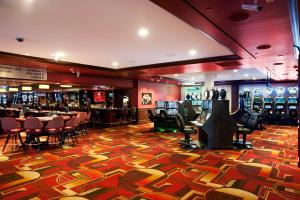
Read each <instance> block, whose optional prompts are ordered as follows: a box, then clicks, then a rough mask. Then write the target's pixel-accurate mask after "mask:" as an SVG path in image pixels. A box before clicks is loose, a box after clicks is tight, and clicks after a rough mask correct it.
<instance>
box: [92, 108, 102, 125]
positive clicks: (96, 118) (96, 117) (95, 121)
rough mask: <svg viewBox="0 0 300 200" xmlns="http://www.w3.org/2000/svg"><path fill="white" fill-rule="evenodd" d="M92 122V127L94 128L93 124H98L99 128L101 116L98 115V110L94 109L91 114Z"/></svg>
mask: <svg viewBox="0 0 300 200" xmlns="http://www.w3.org/2000/svg"><path fill="white" fill-rule="evenodd" d="M92 123H93V128H95V125H97V124H99V128H101V117H100V111H99V110H95V111H94V112H93V115H92Z"/></svg>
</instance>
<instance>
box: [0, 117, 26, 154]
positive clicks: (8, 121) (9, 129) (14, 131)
mask: <svg viewBox="0 0 300 200" xmlns="http://www.w3.org/2000/svg"><path fill="white" fill-rule="evenodd" d="M1 125H2V129H3V130H4V132H6V133H7V137H6V140H5V144H4V146H3V149H2V152H4V150H5V147H6V145H7V143H8V142H9V139H10V137H11V136H12V148H11V150H12V151H13V149H14V147H15V146H16V145H17V138H19V141H20V143H21V145H22V147H23V148H24V143H23V141H22V138H21V135H20V132H21V125H20V123H18V122H17V121H16V120H15V119H14V118H11V117H3V118H2V119H1Z"/></svg>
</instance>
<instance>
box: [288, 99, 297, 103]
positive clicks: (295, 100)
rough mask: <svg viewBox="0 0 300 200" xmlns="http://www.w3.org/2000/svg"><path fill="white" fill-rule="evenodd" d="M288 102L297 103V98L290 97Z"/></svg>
mask: <svg viewBox="0 0 300 200" xmlns="http://www.w3.org/2000/svg"><path fill="white" fill-rule="evenodd" d="M288 103H291V104H292V103H295V104H297V98H288Z"/></svg>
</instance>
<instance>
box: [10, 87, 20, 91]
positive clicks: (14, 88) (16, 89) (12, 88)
mask: <svg viewBox="0 0 300 200" xmlns="http://www.w3.org/2000/svg"><path fill="white" fill-rule="evenodd" d="M8 91H10V92H18V91H19V88H17V87H10V88H8Z"/></svg>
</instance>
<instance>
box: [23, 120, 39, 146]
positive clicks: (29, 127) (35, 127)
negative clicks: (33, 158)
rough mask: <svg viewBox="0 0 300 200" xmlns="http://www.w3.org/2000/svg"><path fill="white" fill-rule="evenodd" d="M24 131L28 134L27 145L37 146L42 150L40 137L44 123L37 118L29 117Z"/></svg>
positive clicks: (25, 122)
mask: <svg viewBox="0 0 300 200" xmlns="http://www.w3.org/2000/svg"><path fill="white" fill-rule="evenodd" d="M24 129H25V132H26V134H27V136H26V140H25V145H26V146H27V148H28V146H29V145H35V146H37V150H40V149H41V144H42V142H41V140H40V136H41V133H42V130H43V123H42V122H41V120H39V118H36V117H28V118H26V120H25V121H24Z"/></svg>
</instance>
